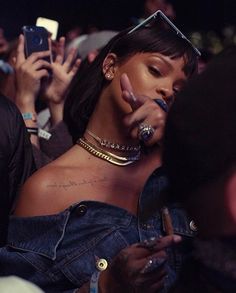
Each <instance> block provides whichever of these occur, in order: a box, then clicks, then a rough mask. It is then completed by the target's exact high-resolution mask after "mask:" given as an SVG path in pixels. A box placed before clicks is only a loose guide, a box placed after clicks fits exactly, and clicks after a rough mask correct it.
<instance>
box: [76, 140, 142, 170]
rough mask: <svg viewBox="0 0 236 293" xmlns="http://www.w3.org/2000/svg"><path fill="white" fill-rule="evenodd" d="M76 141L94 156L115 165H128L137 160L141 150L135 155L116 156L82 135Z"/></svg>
mask: <svg viewBox="0 0 236 293" xmlns="http://www.w3.org/2000/svg"><path fill="white" fill-rule="evenodd" d="M76 143H77V144H78V145H79V146H81V147H82V148H83V149H85V150H86V151H88V152H89V153H91V154H92V155H94V156H95V157H98V158H100V159H102V160H105V161H108V162H109V163H111V164H113V165H117V166H127V165H130V164H132V163H134V162H136V161H138V160H139V159H140V155H141V152H140V151H139V152H138V153H137V154H136V155H135V156H127V157H121V156H117V155H115V154H113V153H111V152H108V151H105V150H103V149H101V148H99V147H98V146H96V145H94V144H93V143H91V142H90V141H88V140H87V139H86V138H84V137H82V138H79V139H78V140H77V142H76Z"/></svg>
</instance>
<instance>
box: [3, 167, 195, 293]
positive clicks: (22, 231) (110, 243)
mask: <svg viewBox="0 0 236 293" xmlns="http://www.w3.org/2000/svg"><path fill="white" fill-rule="evenodd" d="M166 185H167V180H166V177H165V176H164V175H162V174H160V172H154V173H153V174H152V175H151V176H150V178H149V179H148V181H147V183H146V185H145V188H144V190H143V192H142V194H141V196H140V201H139V212H138V215H137V216H134V215H132V214H130V213H129V212H127V211H126V210H124V209H122V208H119V207H116V206H112V205H109V204H105V203H101V202H95V201H83V202H79V203H75V204H73V205H72V206H70V207H69V208H67V209H66V210H65V211H63V212H60V213H58V214H55V215H49V216H35V217H15V216H12V217H11V219H10V227H9V235H8V244H7V246H6V247H4V248H1V249H0V275H1V276H4V275H17V276H19V277H22V278H25V279H27V280H29V281H31V282H33V283H35V284H37V285H38V286H40V287H41V288H42V289H44V290H45V292H73V291H74V290H75V289H76V288H79V287H81V286H82V285H83V284H84V283H85V282H87V281H89V279H90V277H91V275H92V274H93V272H95V271H96V262H97V260H98V259H101V258H103V259H106V260H107V262H108V263H109V262H110V261H111V260H112V258H113V257H114V256H115V255H116V254H117V253H118V252H119V251H120V250H121V249H123V248H125V247H127V246H129V245H130V244H133V243H136V242H140V241H143V240H145V239H149V238H150V237H158V236H161V235H165V231H164V230H163V224H162V218H161V213H160V212H159V210H158V209H155V208H153V207H155V203H156V202H157V200H158V195H159V194H160V192H161V191H162V190H163V189H164V188H165V187H166ZM169 210H170V214H171V217H172V221H173V226H174V231H175V233H176V234H180V235H182V236H184V237H186V238H191V237H192V236H193V235H194V232H193V231H192V230H191V229H190V226H189V222H190V221H189V220H188V219H187V217H186V215H185V214H184V212H183V211H182V210H181V209H179V208H176V207H169ZM168 253H169V262H168V272H169V273H168V278H167V279H166V284H165V288H164V290H163V292H167V289H168V288H169V286H170V285H171V284H172V283H173V282H174V280H175V277H176V271H178V269H179V268H180V266H181V263H182V258H183V257H184V254H185V253H183V251H182V248H178V249H177V248H176V249H169V250H168Z"/></svg>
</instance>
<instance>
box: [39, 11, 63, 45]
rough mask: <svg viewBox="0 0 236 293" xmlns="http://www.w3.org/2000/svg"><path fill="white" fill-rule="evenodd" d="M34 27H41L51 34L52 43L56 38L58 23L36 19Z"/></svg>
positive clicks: (43, 18) (46, 19) (47, 19)
mask: <svg viewBox="0 0 236 293" xmlns="http://www.w3.org/2000/svg"><path fill="white" fill-rule="evenodd" d="M36 26H43V27H44V28H46V30H47V31H48V32H49V33H50V34H51V39H52V40H53V41H55V40H56V38H57V33H58V27H59V23H58V22H57V21H56V20H53V19H49V18H45V17H38V18H37V20H36Z"/></svg>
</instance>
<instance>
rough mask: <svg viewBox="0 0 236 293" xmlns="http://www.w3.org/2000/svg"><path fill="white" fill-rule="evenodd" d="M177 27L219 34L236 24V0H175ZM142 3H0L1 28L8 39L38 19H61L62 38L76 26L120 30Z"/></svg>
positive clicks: (55, 0)
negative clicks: (41, 17)
mask: <svg viewBox="0 0 236 293" xmlns="http://www.w3.org/2000/svg"><path fill="white" fill-rule="evenodd" d="M170 2H171V3H172V4H173V5H174V8H175V10H176V14H177V19H176V21H175V22H176V24H177V25H178V26H179V28H180V29H182V30H183V31H184V32H188V31H192V30H201V31H208V30H212V29H213V30H216V31H220V30H221V29H222V27H224V26H225V25H226V24H233V25H235V24H236V0H222V1H219V0H199V1H197V0H188V1H187V0H186V1H185V0H172V1H170ZM142 4H143V1H142V0H41V1H39V0H35V1H33V0H31V1H30V0H22V1H16V0H15V1H13V0H7V1H2V0H0V27H2V28H3V29H4V31H5V34H6V37H7V38H8V39H12V38H14V37H16V36H18V35H19V33H20V31H21V27H22V26H23V25H26V24H28V25H29V24H35V20H36V18H37V17H38V16H43V17H48V18H52V19H55V20H58V21H59V23H60V30H59V35H63V34H65V32H66V31H68V30H69V29H71V28H72V27H73V26H75V25H77V24H78V25H83V26H85V25H86V24H87V23H93V24H94V25H96V26H97V27H98V28H100V29H115V30H119V29H122V28H124V27H126V26H127V25H128V24H129V19H130V18H131V17H132V16H140V15H141V12H142Z"/></svg>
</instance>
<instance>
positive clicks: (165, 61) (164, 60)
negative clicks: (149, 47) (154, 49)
mask: <svg viewBox="0 0 236 293" xmlns="http://www.w3.org/2000/svg"><path fill="white" fill-rule="evenodd" d="M151 57H154V58H158V59H160V60H161V61H162V62H163V63H165V64H166V65H167V66H168V67H170V68H173V66H172V64H171V63H169V62H168V61H167V60H166V59H165V58H164V57H162V56H161V55H157V54H156V53H152V54H151Z"/></svg>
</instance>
